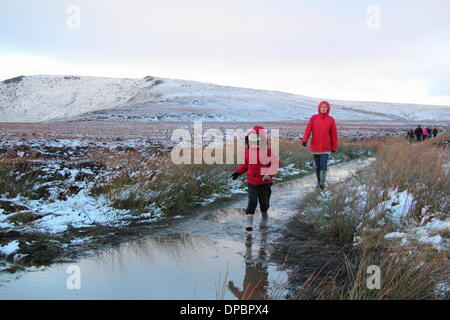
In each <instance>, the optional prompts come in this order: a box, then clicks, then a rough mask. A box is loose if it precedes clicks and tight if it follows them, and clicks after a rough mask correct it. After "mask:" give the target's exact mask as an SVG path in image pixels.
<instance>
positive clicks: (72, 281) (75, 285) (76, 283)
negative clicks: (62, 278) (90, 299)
mask: <svg viewBox="0 0 450 320" xmlns="http://www.w3.org/2000/svg"><path fill="white" fill-rule="evenodd" d="M66 273H68V274H70V276H69V277H68V278H67V280H66V287H67V289H69V290H80V289H81V268H80V267H79V266H78V265H76V264H72V265H70V266H68V267H67V270H66Z"/></svg>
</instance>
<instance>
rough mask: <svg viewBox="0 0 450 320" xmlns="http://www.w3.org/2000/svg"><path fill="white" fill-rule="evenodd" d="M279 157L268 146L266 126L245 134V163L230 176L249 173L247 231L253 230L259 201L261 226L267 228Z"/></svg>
mask: <svg viewBox="0 0 450 320" xmlns="http://www.w3.org/2000/svg"><path fill="white" fill-rule="evenodd" d="M279 162H280V161H279V158H278V156H277V155H276V154H274V153H273V152H272V149H270V148H269V147H268V141H267V134H266V131H265V129H264V127H261V126H255V127H253V128H252V129H251V130H250V131H249V132H248V134H247V135H246V136H245V150H244V163H243V164H242V165H240V166H239V167H238V168H237V169H236V171H235V172H234V173H233V174H232V175H231V176H230V177H232V178H233V180H236V179H237V178H238V177H239V176H240V175H241V174H244V173H247V183H248V205H247V209H246V215H247V226H246V227H245V229H246V230H247V231H252V230H253V216H254V215H255V211H256V207H257V206H258V203H259V209H260V210H261V222H260V224H259V227H260V228H267V222H268V219H269V216H268V213H267V211H268V210H269V206H270V195H271V193H272V190H271V187H272V183H273V179H272V178H273V176H274V175H275V174H276V173H277V171H278V168H279V165H280V163H279Z"/></svg>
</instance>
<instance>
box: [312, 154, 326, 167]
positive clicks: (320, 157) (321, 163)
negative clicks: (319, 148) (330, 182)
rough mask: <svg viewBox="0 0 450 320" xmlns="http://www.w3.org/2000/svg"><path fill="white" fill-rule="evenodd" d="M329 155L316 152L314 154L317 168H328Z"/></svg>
mask: <svg viewBox="0 0 450 320" xmlns="http://www.w3.org/2000/svg"><path fill="white" fill-rule="evenodd" d="M328 157H329V155H328V154H326V153H324V154H315V155H314V164H315V166H316V169H320V170H327V163H328Z"/></svg>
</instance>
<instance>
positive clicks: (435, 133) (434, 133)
mask: <svg viewBox="0 0 450 320" xmlns="http://www.w3.org/2000/svg"><path fill="white" fill-rule="evenodd" d="M437 134H438V129H436V128H434V129H433V137H435V138H436V137H437Z"/></svg>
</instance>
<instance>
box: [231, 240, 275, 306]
mask: <svg viewBox="0 0 450 320" xmlns="http://www.w3.org/2000/svg"><path fill="white" fill-rule="evenodd" d="M266 245H267V232H262V233H261V245H260V247H259V249H258V255H257V257H253V248H252V247H253V237H252V235H251V234H248V235H247V239H246V241H245V276H244V282H243V284H242V290H239V288H238V287H237V286H235V285H234V283H233V281H230V282H229V283H228V288H229V289H230V291H231V292H232V293H233V295H234V296H235V297H236V298H237V299H239V300H262V299H268V298H269V296H268V292H267V290H268V286H269V280H268V276H269V272H268V270H267V261H266V259H267V251H266Z"/></svg>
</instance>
